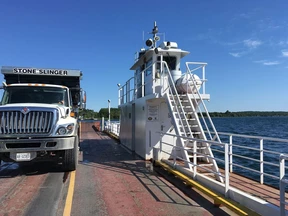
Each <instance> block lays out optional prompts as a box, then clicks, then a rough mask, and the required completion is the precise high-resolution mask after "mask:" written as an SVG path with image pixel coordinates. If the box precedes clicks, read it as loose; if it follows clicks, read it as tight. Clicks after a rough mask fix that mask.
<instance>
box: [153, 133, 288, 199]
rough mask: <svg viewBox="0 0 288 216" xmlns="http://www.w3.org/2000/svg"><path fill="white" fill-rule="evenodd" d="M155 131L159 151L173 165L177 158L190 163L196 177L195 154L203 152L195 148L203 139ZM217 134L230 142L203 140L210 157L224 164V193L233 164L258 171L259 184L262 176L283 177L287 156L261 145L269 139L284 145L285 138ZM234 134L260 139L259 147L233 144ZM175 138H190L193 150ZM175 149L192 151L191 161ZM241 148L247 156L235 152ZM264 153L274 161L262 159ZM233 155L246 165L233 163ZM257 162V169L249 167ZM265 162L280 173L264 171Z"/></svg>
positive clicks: (262, 178) (278, 179)
mask: <svg viewBox="0 0 288 216" xmlns="http://www.w3.org/2000/svg"><path fill="white" fill-rule="evenodd" d="M157 133H160V134H161V140H160V151H162V152H163V153H165V154H168V155H170V156H171V158H172V159H173V161H174V165H176V163H177V160H181V161H185V162H186V163H190V164H191V165H192V167H193V177H194V178H195V177H196V175H198V174H200V173H198V172H197V168H200V167H201V165H199V164H197V155H203V154H202V153H199V152H197V149H196V148H197V142H203V140H200V139H195V138H190V137H189V138H188V137H182V136H177V135H174V134H168V133H162V132H157ZM219 134H222V135H223V134H225V135H229V141H230V142H229V143H224V142H223V140H222V143H220V142H216V141H210V140H207V141H205V142H207V143H209V145H210V147H211V149H212V151H213V153H214V157H211V159H214V160H216V161H217V162H220V163H223V164H224V166H223V167H222V168H223V169H224V170H225V175H224V176H221V177H224V178H225V182H224V187H225V195H226V194H227V192H228V190H229V187H230V182H229V172H232V171H233V170H232V167H233V166H237V167H239V168H241V169H242V170H247V171H249V172H250V174H251V172H254V173H258V174H259V175H260V176H261V178H260V183H261V184H263V182H264V176H268V177H270V178H272V179H275V180H276V181H278V182H279V181H281V177H280V176H282V178H283V176H284V175H285V171H283V169H284V170H285V169H288V167H287V166H285V163H284V162H283V160H284V159H285V160H287V157H284V156H281V157H280V155H281V152H279V151H278V152H277V151H276V150H275V151H271V150H267V149H265V148H263V146H264V145H263V143H264V141H267V140H270V141H274V142H280V143H282V144H283V146H284V145H287V143H288V140H287V139H276V138H270V137H258V136H249V135H237V134H229V133H221V132H220V133H219ZM163 135H167V136H171V137H172V139H171V142H172V143H171V142H170V143H167V142H163V141H162V136H163ZM236 136H240V137H243V138H252V139H260V143H259V148H256V147H249V146H241V145H240V144H234V143H233V137H236ZM177 138H182V139H184V140H192V141H193V143H194V149H193V150H187V149H185V148H182V147H180V146H176V142H175V140H177ZM172 140H173V141H172ZM165 146H166V149H167V147H170V148H171V147H172V149H173V150H172V151H170V152H169V151H165ZM272 146H273V145H272ZM235 148H239V149H238V150H237V151H236V150H235ZM177 149H182V150H184V151H187V152H190V153H192V154H193V155H194V157H193V161H192V162H191V161H186V160H184V159H183V158H181V157H180V156H176V150H177ZM280 149H281V148H280V147H279V150H280ZM243 150H249V157H247V156H243V155H240V154H239V153H237V152H240V153H241V152H242V153H243ZM250 151H257V152H259V155H258V157H259V158H260V159H257V157H256V156H253V155H251V152H250ZM215 152H220V153H222V154H223V155H222V156H220V157H219V155H218V156H217V155H216V154H215ZM233 152H234V153H233ZM235 152H236V153H235ZM265 153H269V154H273V155H274V157H273V158H274V161H272V162H271V161H267V160H264V159H265V158H266V157H264V155H265ZM262 154H264V155H262ZM261 155H262V156H261ZM233 157H238V158H240V159H241V160H242V161H244V162H246V164H247V165H246V166H245V165H241V164H242V162H237V163H234V162H233V159H234V158H233ZM279 157H280V158H281V159H282V163H281V162H280V165H282V167H280V165H279V162H278V158H279ZM266 159H268V158H266ZM257 162H258V163H260V166H259V169H258V170H257V169H255V168H253V167H251V164H253V163H254V164H255V163H257ZM218 164H219V163H218ZM244 164H245V163H244ZM265 164H267V165H270V166H275V167H280V168H281V169H282V171H281V173H278V172H277V171H275V172H274V174H271V173H266V172H264V168H265V167H264V165H265ZM283 164H284V165H283ZM283 166H284V167H283ZM201 169H202V170H205V171H207V172H211V173H213V174H218V173H215V172H213V171H211V170H210V169H207V168H205V166H204V167H201ZM274 170H276V169H274ZM220 175H221V174H220ZM220 175H219V176H220ZM261 181H262V182H261ZM284 182H285V183H286V184H287V183H288V181H287V180H285V181H284ZM284 190H285V189H284Z"/></svg>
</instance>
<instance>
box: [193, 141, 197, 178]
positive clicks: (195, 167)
mask: <svg viewBox="0 0 288 216" xmlns="http://www.w3.org/2000/svg"><path fill="white" fill-rule="evenodd" d="M196 172H197V141H196V140H194V141H193V179H195V178H196Z"/></svg>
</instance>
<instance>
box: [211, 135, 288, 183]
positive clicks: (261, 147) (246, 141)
mask: <svg viewBox="0 0 288 216" xmlns="http://www.w3.org/2000/svg"><path fill="white" fill-rule="evenodd" d="M218 135H220V137H221V140H222V141H223V142H225V141H226V143H229V172H233V170H234V169H238V170H239V169H242V170H246V171H247V172H249V173H250V175H252V176H253V175H254V176H255V178H256V176H257V175H259V183H261V184H264V182H265V181H264V180H265V179H264V178H265V177H266V178H269V179H271V181H274V182H275V184H278V183H277V182H278V181H279V175H277V176H275V175H274V174H272V173H271V171H269V169H268V168H271V169H270V170H275V168H276V169H277V167H278V169H277V170H279V163H278V158H279V155H280V154H281V153H283V152H281V150H282V149H283V148H281V146H282V147H284V145H287V144H288V139H279V138H272V137H262V136H251V135H242V134H233V133H225V132H218ZM268 144H269V145H268ZM212 151H213V152H214V153H216V152H218V153H219V154H220V155H221V154H222V155H223V154H224V151H223V149H221V148H218V147H215V148H213V146H212ZM222 157H223V156H222ZM234 161H235V162H234ZM258 165H259V169H256V168H255V167H257V166H258ZM248 166H249V167H248ZM265 168H266V170H267V171H266V172H265ZM251 172H252V173H251ZM236 173H237V171H236ZM244 175H245V174H244ZM275 184H274V185H273V186H275Z"/></svg>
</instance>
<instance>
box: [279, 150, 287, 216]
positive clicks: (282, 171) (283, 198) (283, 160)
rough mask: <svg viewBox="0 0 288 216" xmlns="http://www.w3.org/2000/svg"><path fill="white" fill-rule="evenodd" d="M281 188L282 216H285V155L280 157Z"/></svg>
mask: <svg viewBox="0 0 288 216" xmlns="http://www.w3.org/2000/svg"><path fill="white" fill-rule="evenodd" d="M279 168H280V170H279V172H280V175H279V186H280V215H281V216H284V215H286V214H285V211H286V210H285V183H284V182H283V179H284V176H285V158H284V157H283V154H280V156H279Z"/></svg>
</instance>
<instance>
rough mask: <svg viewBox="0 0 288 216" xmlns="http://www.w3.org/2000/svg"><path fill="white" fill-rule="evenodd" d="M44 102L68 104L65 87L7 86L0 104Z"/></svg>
mask: <svg viewBox="0 0 288 216" xmlns="http://www.w3.org/2000/svg"><path fill="white" fill-rule="evenodd" d="M12 103H45V104H59V105H65V106H68V104H69V103H68V92H67V89H66V88H58V87H47V86H7V87H6V89H5V91H4V93H3V97H2V101H1V104H2V105H5V104H12Z"/></svg>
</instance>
